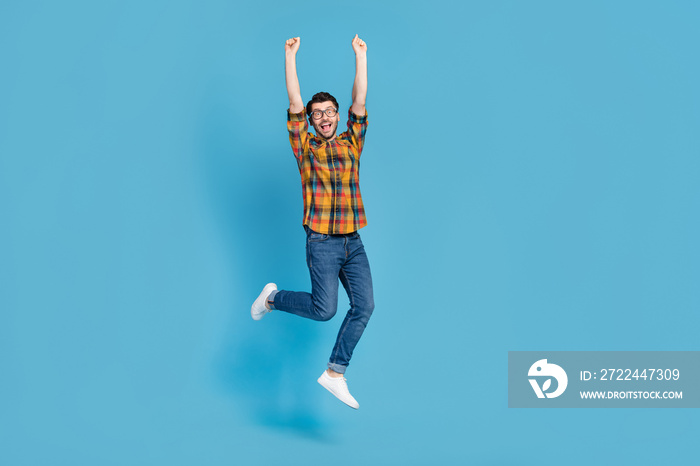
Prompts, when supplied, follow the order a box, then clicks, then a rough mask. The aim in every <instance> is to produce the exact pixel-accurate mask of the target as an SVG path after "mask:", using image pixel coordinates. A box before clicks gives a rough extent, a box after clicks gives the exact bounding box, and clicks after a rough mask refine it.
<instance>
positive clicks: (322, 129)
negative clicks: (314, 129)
mask: <svg viewBox="0 0 700 466" xmlns="http://www.w3.org/2000/svg"><path fill="white" fill-rule="evenodd" d="M330 129H331V124H330V123H328V124H325V125H321V131H323V132H324V133H325V132H327V131H329V130H330Z"/></svg>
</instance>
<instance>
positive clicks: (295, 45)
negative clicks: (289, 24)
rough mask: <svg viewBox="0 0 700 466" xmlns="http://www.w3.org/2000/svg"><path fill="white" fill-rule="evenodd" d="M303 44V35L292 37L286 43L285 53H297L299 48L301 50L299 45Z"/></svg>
mask: <svg viewBox="0 0 700 466" xmlns="http://www.w3.org/2000/svg"><path fill="white" fill-rule="evenodd" d="M300 44H301V37H292V38H291V39H287V42H285V44H284V52H285V53H293V54H294V55H296V53H297V50H299V45H300Z"/></svg>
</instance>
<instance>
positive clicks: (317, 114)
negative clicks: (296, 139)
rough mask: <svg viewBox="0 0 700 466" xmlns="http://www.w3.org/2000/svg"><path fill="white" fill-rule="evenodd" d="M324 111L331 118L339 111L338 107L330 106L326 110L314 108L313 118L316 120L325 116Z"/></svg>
mask: <svg viewBox="0 0 700 466" xmlns="http://www.w3.org/2000/svg"><path fill="white" fill-rule="evenodd" d="M324 113H325V114H326V115H328V117H329V118H333V117H334V116H335V115H336V114H337V113H338V109H337V108H333V107H328V108H327V109H325V110H314V111H313V112H311V118H313V119H314V120H320V119H321V118H323V114H324Z"/></svg>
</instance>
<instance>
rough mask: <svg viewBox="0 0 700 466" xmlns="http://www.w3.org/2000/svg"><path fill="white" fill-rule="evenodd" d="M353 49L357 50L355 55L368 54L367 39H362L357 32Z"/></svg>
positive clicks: (353, 40)
mask: <svg viewBox="0 0 700 466" xmlns="http://www.w3.org/2000/svg"><path fill="white" fill-rule="evenodd" d="M352 49H353V50H354V51H355V55H366V54H367V44H365V41H364V40H362V39H360V38H359V37H358V35H357V34H355V37H354V38H353V39H352Z"/></svg>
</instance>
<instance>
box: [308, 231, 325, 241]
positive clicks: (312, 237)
mask: <svg viewBox="0 0 700 466" xmlns="http://www.w3.org/2000/svg"><path fill="white" fill-rule="evenodd" d="M327 239H328V235H327V234H325V233H316V232H315V231H310V232H309V242H310V243H317V242H319V241H326V240H327Z"/></svg>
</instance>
